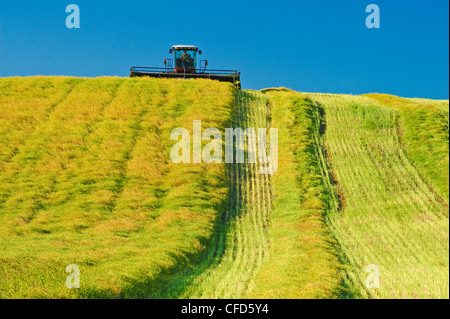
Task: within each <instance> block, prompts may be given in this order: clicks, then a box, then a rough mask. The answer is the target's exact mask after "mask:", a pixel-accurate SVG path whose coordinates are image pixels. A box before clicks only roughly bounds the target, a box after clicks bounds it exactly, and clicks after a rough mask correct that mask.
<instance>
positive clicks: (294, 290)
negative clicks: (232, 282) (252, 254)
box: [246, 89, 340, 298]
mask: <svg viewBox="0 0 450 319" xmlns="http://www.w3.org/2000/svg"><path fill="white" fill-rule="evenodd" d="M263 92H264V93H265V94H266V95H267V96H268V97H269V99H270V101H271V103H272V105H273V108H272V113H271V119H272V124H271V126H272V127H275V128H278V132H279V137H278V138H279V141H278V145H279V146H278V147H279V159H278V163H279V165H278V171H277V173H276V174H274V175H273V176H272V178H271V182H272V187H273V189H274V192H275V198H274V208H273V212H272V213H271V214H270V218H269V221H270V230H269V232H268V238H269V242H270V258H269V259H268V261H266V262H265V263H264V264H263V265H262V267H261V270H260V271H259V273H258V275H257V276H256V278H255V280H254V283H253V284H252V286H253V290H252V291H250V292H249V293H248V294H247V295H246V296H247V297H249V298H333V297H336V296H337V294H339V293H340V291H339V284H340V275H339V261H338V259H337V257H336V256H335V250H334V249H335V247H334V244H333V239H332V236H331V235H330V232H329V231H328V229H327V226H326V224H325V218H324V216H325V215H326V214H327V213H328V212H329V210H330V209H332V207H333V203H334V199H333V196H332V194H329V191H328V190H327V187H326V186H325V175H324V171H323V169H322V168H321V163H320V156H321V153H320V145H319V144H318V143H319V139H320V129H321V121H320V113H319V111H320V110H319V109H318V108H317V106H316V105H314V104H313V103H312V102H311V101H310V100H309V99H308V98H307V97H306V96H305V95H302V94H299V93H295V92H293V91H289V90H285V89H268V90H264V91H263Z"/></svg>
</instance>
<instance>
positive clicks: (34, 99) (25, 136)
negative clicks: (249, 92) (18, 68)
mask: <svg viewBox="0 0 450 319" xmlns="http://www.w3.org/2000/svg"><path fill="white" fill-rule="evenodd" d="M233 92H234V88H233V87H232V86H231V85H225V84H221V83H216V82H212V83H211V82H210V81H189V82H185V81H165V80H151V79H121V78H98V79H75V78H65V77H46V78H44V77H35V78H10V79H1V80H0V110H1V112H0V123H1V125H0V278H1V279H0V298H22V297H25V298H29V297H31V298H62V297H64V298H72V297H76V298H79V297H133V296H134V297H145V296H147V295H148V294H149V291H151V289H152V285H153V284H154V282H155V281H157V280H158V278H159V276H160V275H161V273H162V272H167V271H171V269H172V268H173V267H174V266H178V265H183V264H184V263H186V261H187V260H188V259H189V258H191V259H192V258H194V257H195V256H198V254H199V253H200V252H201V251H203V250H204V249H205V247H206V246H207V245H208V243H209V241H210V240H211V234H212V232H213V227H214V224H215V223H216V220H217V218H218V217H219V216H220V214H221V212H222V211H223V206H224V205H225V202H226V197H227V189H228V185H227V180H226V175H225V167H224V165H222V164H211V165H206V164H196V165H175V164H173V163H171V162H170V157H169V152H170V148H171V146H172V144H173V142H172V141H171V140H170V132H171V130H172V129H173V128H175V127H184V128H187V129H188V130H190V131H192V121H193V120H202V121H203V123H204V125H207V126H211V127H224V126H226V124H227V123H228V122H229V121H230V119H231V110H232V105H233V100H234V98H233ZM194 106H195V107H194ZM69 264H76V265H78V266H79V267H80V271H81V283H82V285H81V288H80V289H72V290H69V289H67V288H66V286H65V279H66V276H67V275H68V274H66V273H65V269H66V266H67V265H69Z"/></svg>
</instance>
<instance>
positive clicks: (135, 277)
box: [0, 77, 449, 298]
mask: <svg viewBox="0 0 450 319" xmlns="http://www.w3.org/2000/svg"><path fill="white" fill-rule="evenodd" d="M448 119H449V108H448V101H431V100H426V99H404V98H399V97H395V96H390V95H382V94H369V95H366V96H348V95H333V94H309V93H297V92H294V91H290V90H287V89H267V90H263V91H261V92H255V91H240V92H237V91H236V89H235V88H234V87H233V86H232V85H231V84H224V83H219V82H216V81H209V80H189V81H182V80H167V79H147V78H133V79H128V78H115V77H112V78H111V77H108V78H97V79H86V78H71V77H28V78H5V79H0V298H133V297H139V298H431V297H436V298H448V297H449V219H448V218H449V208H448V207H449V206H448V205H449V184H448V183H449V124H448ZM194 120H201V121H202V127H203V129H206V128H218V129H220V130H221V131H222V133H224V132H223V130H224V128H242V129H244V130H245V129H246V128H255V129H257V128H269V127H271V128H277V129H278V154H279V157H278V170H277V172H276V174H274V175H272V176H270V175H265V174H260V171H259V169H260V165H261V163H260V162H259V161H260V159H259V158H258V162H257V163H248V162H245V163H240V164H236V163H232V164H219V163H214V164H174V163H172V162H171V160H170V150H171V148H172V146H173V145H174V144H175V143H176V141H171V140H170V133H171V131H172V130H173V129H174V128H177V127H182V128H186V129H188V130H189V132H190V133H191V136H192V125H193V121H194ZM202 143H203V144H206V143H207V141H202ZM235 146H236V145H235ZM258 148H259V145H258V146H257V149H258ZM245 151H246V153H247V152H248V151H249V148H248V143H246V145H245ZM266 151H268V152H269V153H270V151H269V150H268V149H266ZM191 157H192V154H191ZM70 264H75V265H78V266H79V267H80V271H81V288H80V289H68V288H66V286H65V282H66V277H67V275H68V274H67V273H66V272H65V269H66V266H68V265H70ZM368 267H369V268H368ZM374 269H375V270H379V275H380V277H379V278H380V282H379V287H378V288H375V287H373V286H370V285H367V279H371V278H372V279H373V278H374V276H373V275H374V273H372V274H371V273H370V272H369V270H370V271H373V270H374ZM375 277H376V276H375ZM369 283H371V284H372V285H373V284H376V281H375V282H374V281H373V280H371V281H370V282H369Z"/></svg>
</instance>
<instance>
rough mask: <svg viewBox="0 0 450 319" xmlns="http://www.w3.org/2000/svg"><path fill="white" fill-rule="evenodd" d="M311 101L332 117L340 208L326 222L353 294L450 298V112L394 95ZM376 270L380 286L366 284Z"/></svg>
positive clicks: (329, 128)
mask: <svg viewBox="0 0 450 319" xmlns="http://www.w3.org/2000/svg"><path fill="white" fill-rule="evenodd" d="M308 97H309V98H310V99H311V100H313V101H315V102H317V103H318V105H319V106H320V107H321V108H323V109H324V113H325V114H324V115H325V119H326V131H325V133H324V141H325V146H326V154H327V158H328V165H329V169H331V172H332V176H333V178H332V179H333V180H334V181H335V182H336V183H337V190H338V192H339V197H340V202H341V207H340V209H336V210H333V211H331V212H330V213H329V214H328V215H327V217H328V224H329V226H330V229H331V231H332V233H333V235H334V237H335V238H336V239H337V241H338V243H339V246H338V247H339V249H340V252H341V258H342V259H341V260H342V261H343V262H344V265H345V268H344V269H343V271H342V277H343V281H344V286H347V287H348V288H349V293H350V296H353V297H363V298H430V297H432V298H448V297H449V292H448V289H449V241H448V240H449V220H448V185H447V188H445V187H444V184H445V182H447V183H448V123H447V125H445V123H444V121H445V119H447V120H448V111H447V114H445V111H443V110H442V109H441V110H438V108H435V109H432V108H429V109H427V110H424V108H428V106H423V107H421V106H420V105H419V104H416V105H411V101H409V100H404V101H401V100H400V99H398V98H394V97H388V96H375V99H373V98H372V96H371V97H358V96H344V95H326V94H308ZM380 101H382V102H383V103H381V104H380V103H379V102H380ZM391 102H394V103H393V104H392V105H391ZM383 105H384V106H383ZM425 123H426V124H425ZM421 144H423V145H421ZM405 145H406V148H404V147H405ZM416 148H419V149H416ZM426 151H427V152H428V153H427V154H421V152H426ZM437 165H439V167H438V168H436V167H434V166H437ZM444 167H447V169H446V170H445V169H444ZM441 195H442V196H441ZM369 265H375V266H370V267H369V268H367V267H368V266H369ZM374 267H376V268H377V269H379V274H380V283H379V288H373V286H372V288H370V287H371V286H370V284H369V285H367V284H366V280H367V279H368V277H369V276H370V275H371V272H370V271H368V270H370V269H376V268H374ZM370 278H371V277H369V279H370ZM371 283H372V284H373V281H371ZM368 287H369V288H368Z"/></svg>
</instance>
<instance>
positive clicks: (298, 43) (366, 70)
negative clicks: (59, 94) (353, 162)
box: [0, 0, 449, 99]
mask: <svg viewBox="0 0 450 319" xmlns="http://www.w3.org/2000/svg"><path fill="white" fill-rule="evenodd" d="M71 3H74V4H77V5H78V6H79V7H80V12H81V28H80V29H67V28H66V25H65V20H66V17H67V15H68V14H67V13H66V12H65V8H66V6H67V5H68V4H71ZM371 3H375V4H377V5H378V6H379V7H380V11H381V28H380V29H368V28H367V27H366V25H365V20H366V17H367V15H368V14H367V13H366V12H365V8H366V6H367V5H368V4H371ZM448 12H449V2H448V1H447V0H432V1H430V0H428V1H425V0H409V1H405V0H368V1H362V0H342V1H336V0H314V1H312V0H311V1H309V0H308V1H306V0H289V1H287V0H277V1H264V0H260V1H254V0H252V1H249V0H240V1H235V0H226V1H216V0H214V1H192V0H191V1H190V0H183V1H178V0H171V1H151V0H150V1H149V0H146V1H137V0H127V1H106V0H104V1H96V0H68V1H63V0H42V1H36V0H0V77H6V76H14V75H19V76H27V75H72V76H87V77H96V76H101V75H118V76H123V77H125V76H128V72H129V68H130V66H132V65H139V66H162V60H163V58H164V57H168V56H169V54H168V50H169V48H170V46H171V45H172V44H194V45H198V46H199V47H200V48H201V49H202V50H203V52H204V54H203V56H202V57H203V58H206V59H208V60H209V66H210V67H211V68H215V69H222V68H223V69H238V70H239V71H241V72H242V82H243V87H244V88H248V89H262V88H267V87H279V86H284V87H288V88H292V89H294V90H298V91H304V92H330V93H351V94H361V93H368V92H381V93H391V94H396V95H400V96H406V97H427V98H435V99H448V98H449V61H448V59H449V39H448V37H449V13H448Z"/></svg>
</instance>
